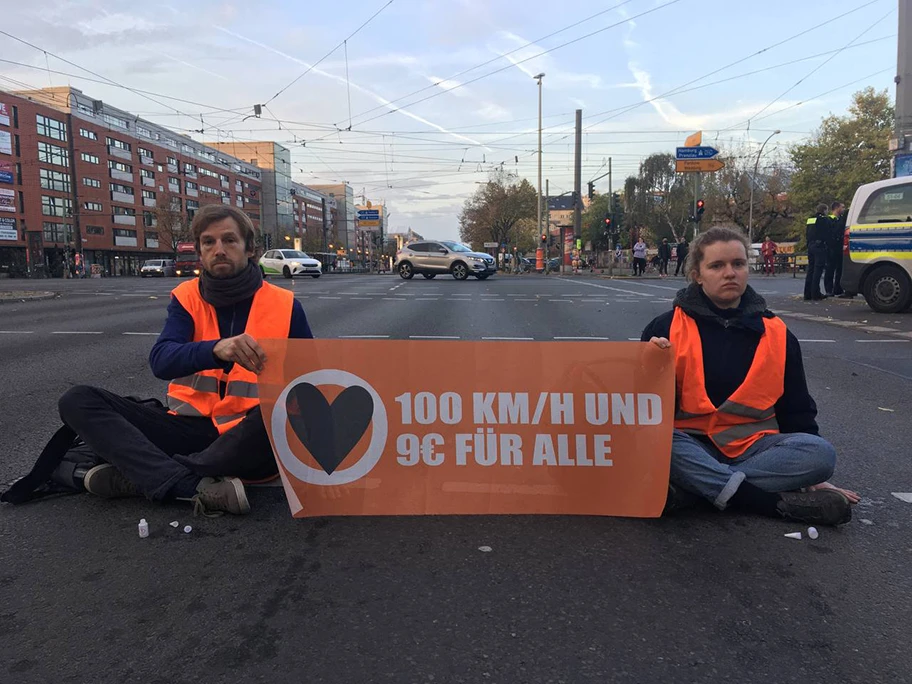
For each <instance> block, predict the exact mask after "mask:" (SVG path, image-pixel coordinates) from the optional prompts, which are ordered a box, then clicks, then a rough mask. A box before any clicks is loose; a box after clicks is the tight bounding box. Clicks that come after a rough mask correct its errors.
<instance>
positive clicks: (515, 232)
mask: <svg viewBox="0 0 912 684" xmlns="http://www.w3.org/2000/svg"><path fill="white" fill-rule="evenodd" d="M537 198H538V193H537V192H536V191H535V188H534V187H532V185H531V184H530V183H529V181H527V180H526V179H525V178H523V179H521V180H520V179H519V178H518V177H517V176H516V175H515V174H511V173H506V172H501V171H495V172H494V173H492V174H491V177H490V179H489V180H488V182H487V183H485V184H484V185H482V186H480V187H479V188H478V189H477V190H476V191H475V192H474V193H473V194H472V196H471V197H469V198H468V199H467V200H466V201H465V204H464V205H463V207H462V211H461V212H460V214H459V237H460V239H461V240H462V241H463V242H465V243H466V244H468V245H472V247H473V248H475V249H481V247H482V244H483V243H485V242H496V243H498V244H511V245H515V244H516V243H517V242H524V234H525V233H527V232H528V222H523V219H535V218H536V216H537V210H536V202H537Z"/></svg>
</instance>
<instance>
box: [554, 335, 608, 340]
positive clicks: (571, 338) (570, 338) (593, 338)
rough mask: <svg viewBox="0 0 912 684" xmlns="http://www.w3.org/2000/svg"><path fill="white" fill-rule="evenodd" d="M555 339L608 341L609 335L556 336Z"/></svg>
mask: <svg viewBox="0 0 912 684" xmlns="http://www.w3.org/2000/svg"><path fill="white" fill-rule="evenodd" d="M554 339H555V340H599V341H607V340H608V339H609V338H607V337H582V336H579V337H555V338H554Z"/></svg>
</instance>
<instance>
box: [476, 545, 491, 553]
mask: <svg viewBox="0 0 912 684" xmlns="http://www.w3.org/2000/svg"><path fill="white" fill-rule="evenodd" d="M478 550H479V551H481V552H482V553H490V552H491V551H492V550H493V549H492V548H491V547H490V546H479V547H478Z"/></svg>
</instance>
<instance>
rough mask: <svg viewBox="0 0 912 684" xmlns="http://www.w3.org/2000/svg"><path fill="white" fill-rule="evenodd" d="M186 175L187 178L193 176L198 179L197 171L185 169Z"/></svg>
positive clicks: (192, 177)
mask: <svg viewBox="0 0 912 684" xmlns="http://www.w3.org/2000/svg"><path fill="white" fill-rule="evenodd" d="M184 175H185V176H186V177H187V178H191V179H193V180H196V178H197V175H196V171H184Z"/></svg>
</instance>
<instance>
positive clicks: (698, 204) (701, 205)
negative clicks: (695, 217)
mask: <svg viewBox="0 0 912 684" xmlns="http://www.w3.org/2000/svg"><path fill="white" fill-rule="evenodd" d="M704 204H705V202H704V201H703V200H697V209H702V208H703V205H704Z"/></svg>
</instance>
